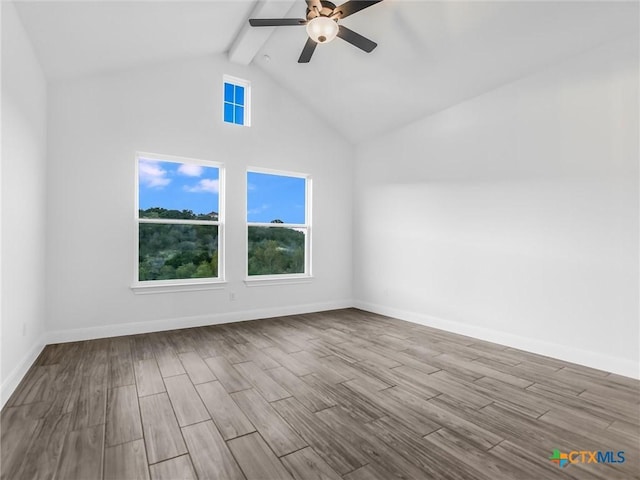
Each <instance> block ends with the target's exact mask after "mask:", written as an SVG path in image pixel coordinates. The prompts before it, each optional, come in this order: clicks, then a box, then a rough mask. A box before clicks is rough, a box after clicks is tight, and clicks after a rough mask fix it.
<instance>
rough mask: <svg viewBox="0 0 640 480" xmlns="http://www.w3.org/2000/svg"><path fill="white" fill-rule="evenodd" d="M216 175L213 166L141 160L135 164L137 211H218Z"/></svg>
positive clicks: (199, 212) (200, 212)
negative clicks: (136, 170) (153, 208)
mask: <svg viewBox="0 0 640 480" xmlns="http://www.w3.org/2000/svg"><path fill="white" fill-rule="evenodd" d="M218 180H219V174H218V169H217V168H215V167H205V166H201V165H196V164H193V163H174V162H161V161H156V160H147V159H144V158H141V159H140V161H139V163H138V186H139V191H140V208H141V209H143V210H146V209H147V208H151V207H162V208H166V209H167V210H193V212H194V213H196V214H207V213H211V212H218V208H219V207H218V204H219V203H218V191H219V183H218Z"/></svg>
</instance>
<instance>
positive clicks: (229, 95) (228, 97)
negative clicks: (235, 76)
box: [224, 82, 234, 103]
mask: <svg viewBox="0 0 640 480" xmlns="http://www.w3.org/2000/svg"><path fill="white" fill-rule="evenodd" d="M233 87H234V85H233V84H232V83H226V82H225V84H224V101H225V102H230V103H233V91H234V88H233Z"/></svg>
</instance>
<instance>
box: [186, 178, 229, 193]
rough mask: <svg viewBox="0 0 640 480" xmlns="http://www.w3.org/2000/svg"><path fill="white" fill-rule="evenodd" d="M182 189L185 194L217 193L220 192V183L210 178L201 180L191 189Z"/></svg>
mask: <svg viewBox="0 0 640 480" xmlns="http://www.w3.org/2000/svg"><path fill="white" fill-rule="evenodd" d="M184 189H185V190H186V191H187V192H194V193H199V192H208V193H218V191H219V190H220V183H219V181H218V180H212V179H210V178H203V179H202V180H200V181H199V182H198V183H197V184H196V185H194V186H192V187H188V186H186V185H185V187H184Z"/></svg>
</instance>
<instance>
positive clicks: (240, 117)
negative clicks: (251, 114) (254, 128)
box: [235, 107, 244, 125]
mask: <svg viewBox="0 0 640 480" xmlns="http://www.w3.org/2000/svg"><path fill="white" fill-rule="evenodd" d="M235 123H237V124H238V125H244V107H236V118H235Z"/></svg>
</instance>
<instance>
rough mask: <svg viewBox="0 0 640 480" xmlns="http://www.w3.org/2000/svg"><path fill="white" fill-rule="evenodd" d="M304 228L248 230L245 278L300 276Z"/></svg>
mask: <svg viewBox="0 0 640 480" xmlns="http://www.w3.org/2000/svg"><path fill="white" fill-rule="evenodd" d="M305 233H306V230H304V229H293V228H277V227H249V275H280V274H291V273H304V248H305Z"/></svg>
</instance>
